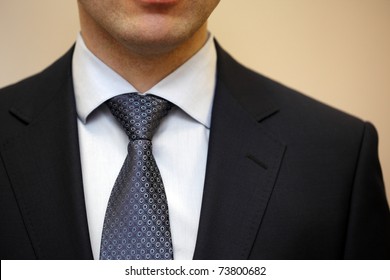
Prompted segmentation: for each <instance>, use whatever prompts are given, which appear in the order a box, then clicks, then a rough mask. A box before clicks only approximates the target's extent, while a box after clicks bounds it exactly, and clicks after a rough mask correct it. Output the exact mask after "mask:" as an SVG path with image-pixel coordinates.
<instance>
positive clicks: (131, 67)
mask: <svg viewBox="0 0 390 280" xmlns="http://www.w3.org/2000/svg"><path fill="white" fill-rule="evenodd" d="M91 21H92V20H91V19H85V18H84V20H82V21H81V34H82V36H83V39H84V42H85V44H86V46H87V47H88V49H89V50H90V51H91V52H92V53H93V54H94V55H96V56H97V57H98V58H99V59H100V60H102V61H103V62H104V63H105V64H106V65H108V66H109V67H111V68H112V69H113V70H114V71H116V72H117V73H118V74H119V75H121V76H122V77H123V78H124V79H126V80H127V81H128V82H129V83H130V84H132V85H133V86H134V87H135V88H136V89H137V90H138V91H139V92H141V93H143V92H146V91H148V90H149V89H150V88H152V87H153V86H154V85H156V84H157V83H158V82H160V81H161V80H162V79H164V78H165V77H166V76H168V75H169V74H170V73H172V72H173V71H174V70H175V69H177V68H178V67H179V66H180V65H182V64H183V63H184V62H186V61H187V60H188V59H189V58H190V57H192V56H193V55H194V54H195V53H196V52H197V51H198V50H199V49H201V48H202V46H203V45H204V44H205V42H206V41H207V23H205V24H204V25H203V26H202V27H201V28H200V29H199V30H198V31H197V32H196V33H195V34H194V35H193V36H192V37H191V38H189V39H187V40H186V41H184V42H182V43H181V44H179V45H177V46H175V47H174V48H172V49H168V50H162V51H160V52H147V51H141V52H139V51H136V50H134V49H132V48H129V47H127V46H126V45H125V44H122V43H120V42H119V41H118V40H116V39H115V38H113V37H112V36H111V35H110V34H108V33H106V32H104V30H102V29H101V28H100V27H99V26H98V25H97V24H95V23H93V22H91Z"/></svg>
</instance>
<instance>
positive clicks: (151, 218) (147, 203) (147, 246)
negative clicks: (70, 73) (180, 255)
mask: <svg viewBox="0 0 390 280" xmlns="http://www.w3.org/2000/svg"><path fill="white" fill-rule="evenodd" d="M107 105H108V107H109V108H110V110H111V112H112V114H113V115H114V116H115V117H116V119H117V120H118V121H119V122H120V123H121V124H122V126H123V128H124V130H125V131H126V134H127V135H128V137H129V139H130V142H129V144H128V155H127V157H126V159H125V162H124V164H123V166H122V169H121V171H120V172H119V175H118V177H117V179H116V182H115V184H114V187H113V189H112V192H111V196H110V199H109V202H108V206H107V210H106V215H105V219H104V224H103V233H102V241H101V247H100V259H128V260H130V259H131V260H134V259H173V250H172V238H171V233H170V225H169V214H168V204H167V198H166V195H165V190H164V185H163V182H162V179H161V175H160V171H159V169H158V167H157V164H156V161H155V159H154V157H153V154H152V142H151V139H152V137H153V133H154V132H155V130H156V128H157V126H158V125H159V123H160V121H161V119H162V118H163V117H164V116H165V115H166V114H167V113H168V111H169V110H170V109H171V103H169V102H168V101H166V100H164V99H161V98H158V97H156V96H152V95H139V94H137V93H130V94H125V95H120V96H117V97H114V98H112V99H110V100H109V101H108V102H107Z"/></svg>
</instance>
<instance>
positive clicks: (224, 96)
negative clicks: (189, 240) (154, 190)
mask: <svg viewBox="0 0 390 280" xmlns="http://www.w3.org/2000/svg"><path fill="white" fill-rule="evenodd" d="M218 59H219V62H218V82H217V89H216V94H215V99H214V105H213V118H212V123H211V133H210V142H209V155H208V162H207V169H206V170H207V171H206V179H205V187H204V194H203V202H202V210H201V217H200V224H199V231H198V239H197V244H196V249H195V253H194V259H246V258H248V257H249V255H250V251H251V247H252V244H253V242H254V240H255V238H256V235H257V233H258V231H259V228H260V225H261V221H262V218H263V216H264V213H265V211H266V207H267V203H268V201H269V198H270V196H271V193H272V190H273V187H274V184H275V181H276V178H277V174H278V170H279V166H280V164H281V161H282V158H283V154H284V151H285V146H284V145H283V144H282V143H280V142H279V141H277V140H276V139H274V137H273V136H270V135H269V133H268V132H267V130H266V129H265V128H264V126H263V125H262V122H261V121H262V120H264V119H266V118H267V117H270V116H271V115H272V114H275V113H276V112H277V108H276V107H275V106H274V105H273V104H272V103H271V102H270V101H269V100H268V98H267V97H266V96H261V94H260V95H259V94H255V92H253V91H254V90H257V91H258V90H259V86H253V84H252V83H251V81H243V80H242V79H241V78H244V77H247V76H248V75H247V74H248V72H246V73H245V75H243V76H242V77H241V76H240V74H241V73H242V72H243V71H247V70H243V69H242V68H241V66H239V65H238V64H236V63H235V62H234V61H233V60H232V59H231V58H230V57H229V56H228V55H227V54H226V53H224V52H223V51H222V50H221V49H219V48H218ZM255 99H258V100H255Z"/></svg>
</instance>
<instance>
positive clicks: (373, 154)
mask: <svg viewBox="0 0 390 280" xmlns="http://www.w3.org/2000/svg"><path fill="white" fill-rule="evenodd" d="M344 258H345V259H390V211H389V206H388V203H387V200H386V192H385V187H384V182H383V176H382V171H381V167H380V163H379V159H378V135H377V132H376V130H375V128H374V126H372V125H371V124H370V123H366V124H365V129H364V133H363V137H362V142H361V146H360V153H359V157H358V161H357V164H356V170H355V178H354V184H353V188H352V193H351V199H350V212H349V221H348V226H347V233H346V243H345V250H344Z"/></svg>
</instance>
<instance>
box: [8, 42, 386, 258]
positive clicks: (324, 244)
mask: <svg viewBox="0 0 390 280" xmlns="http://www.w3.org/2000/svg"><path fill="white" fill-rule="evenodd" d="M217 52H218V64H217V86H216V91H215V98H214V104H213V113H212V122H211V130H210V140H209V152H208V159H207V168H206V178H205V185H204V194H203V201H202V209H201V217H200V222H199V230H198V237H197V243H196V248H195V253H194V259H390V214H389V207H388V204H387V201H386V196H385V189H384V183H383V178H382V174H381V168H380V164H379V161H378V155H377V144H378V136H377V132H376V130H375V128H374V127H373V126H372V125H371V124H370V123H367V122H363V121H361V120H359V119H357V118H354V117H352V116H349V115H348V114H345V113H342V112H340V111H338V110H335V109H333V108H331V107H328V106H326V105H324V104H321V103H320V102H317V101H315V100H313V99H311V98H309V97H307V96H304V95H302V94H300V93H297V92H295V91H294V90H291V89H289V88H287V87H285V86H283V85H281V84H279V83H277V82H275V81H272V80H270V79H268V78H266V77H263V76H261V75H259V74H257V73H254V72H252V71H251V70H248V69H246V68H245V67H243V66H242V65H240V64H238V63H237V62H236V61H234V60H233V59H232V58H231V57H230V56H229V55H228V54H227V53H226V52H225V51H223V50H222V49H221V48H220V47H219V46H217ZM72 54H73V50H70V51H69V52H68V53H67V54H66V55H65V56H63V57H62V58H61V59H59V60H58V61H57V62H55V63H54V64H53V65H51V66H50V67H49V68H47V69H46V70H44V71H43V72H41V73H39V74H38V75H35V76H33V77H31V78H28V79H26V80H24V81H21V82H19V83H17V84H15V85H11V86H9V87H7V88H4V89H2V90H1V91H0V192H1V193H0V223H1V230H0V257H1V259H91V258H92V257H93V256H92V250H91V245H90V239H89V232H88V224H87V216H86V208H85V201H84V193H83V184H82V172H81V163H80V153H79V144H78V132H77V113H76V108H75V99H74V90H73V83H72V73H71V59H72ZM168 199H169V198H168Z"/></svg>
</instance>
